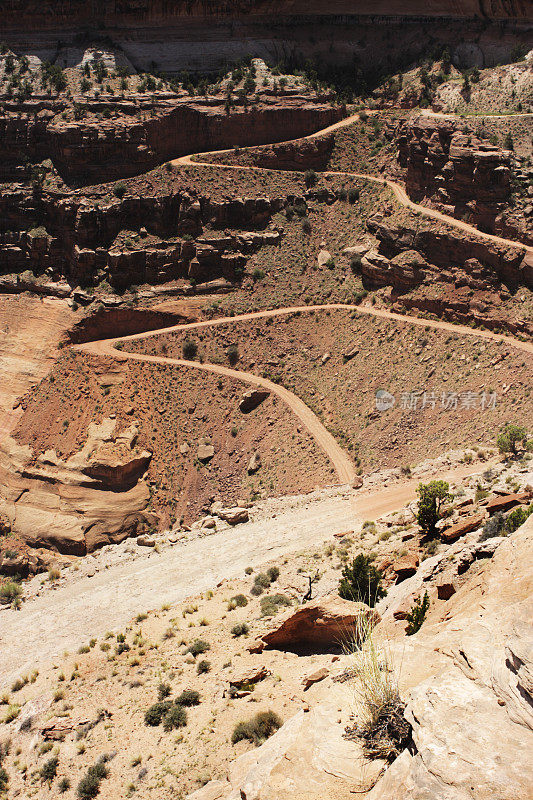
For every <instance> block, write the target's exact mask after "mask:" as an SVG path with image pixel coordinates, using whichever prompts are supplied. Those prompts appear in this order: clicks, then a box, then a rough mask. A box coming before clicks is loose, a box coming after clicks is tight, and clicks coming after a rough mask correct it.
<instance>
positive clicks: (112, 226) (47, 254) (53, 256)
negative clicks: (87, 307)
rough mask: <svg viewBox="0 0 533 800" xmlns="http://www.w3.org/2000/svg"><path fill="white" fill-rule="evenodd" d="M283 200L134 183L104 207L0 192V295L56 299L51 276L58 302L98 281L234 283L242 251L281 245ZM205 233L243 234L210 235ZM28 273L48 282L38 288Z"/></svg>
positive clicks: (69, 197)
mask: <svg viewBox="0 0 533 800" xmlns="http://www.w3.org/2000/svg"><path fill="white" fill-rule="evenodd" d="M286 202H287V200H286V198H285V197H274V198H269V197H255V198H248V197H244V198H234V199H225V200H213V199H211V198H210V197H209V196H200V197H198V196H196V195H193V194H190V193H189V192H188V191H186V190H184V189H183V186H182V185H181V184H180V185H178V186H176V187H175V188H174V187H172V186H171V187H167V189H166V190H157V189H155V188H154V187H152V190H151V192H150V193H148V192H147V193H146V194H144V195H143V194H141V192H139V190H135V189H134V188H133V187H132V188H131V194H129V193H128V194H127V195H126V196H125V197H124V198H122V199H119V198H117V197H113V198H111V197H109V196H108V197H107V199H106V200H105V202H100V201H98V199H97V198H96V199H95V198H94V197H93V198H89V197H84V196H80V194H79V193H76V192H72V193H67V194H65V195H63V196H61V197H57V196H53V195H48V194H43V195H42V196H39V197H38V198H36V197H35V196H34V195H33V194H32V193H31V192H30V191H29V190H24V189H23V188H22V187H16V188H13V187H11V189H7V188H6V191H5V192H3V193H2V195H1V197H0V220H1V221H0V274H2V273H6V275H9V276H10V277H11V276H12V277H11V279H10V281H8V282H7V284H6V285H5V287H4V288H3V287H2V282H1V281H0V291H2V290H3V291H17V290H18V291H24V290H25V289H28V288H31V287H32V288H33V290H34V291H38V292H41V293H46V292H47V291H48V292H49V293H54V294H57V293H58V290H57V287H56V288H55V289H54V291H52V288H53V287H52V288H51V287H50V286H49V283H50V280H51V278H50V276H51V275H53V276H55V278H56V281H57V280H58V279H59V278H61V277H64V278H65V279H66V283H64V282H63V284H62V285H63V287H64V290H65V291H64V294H65V296H67V295H68V294H69V291H70V290H69V286H71V287H72V286H76V285H77V284H82V285H91V284H93V283H94V282H96V281H98V282H99V281H101V280H103V279H107V281H108V282H109V283H110V284H112V285H113V286H114V287H117V288H125V287H127V286H129V285H131V284H135V285H141V284H143V283H150V284H160V283H164V282H168V281H172V280H176V279H180V278H182V279H189V280H190V279H194V281H209V280H212V279H215V278H221V277H223V278H225V279H226V280H229V281H234V280H235V279H236V276H237V275H239V274H241V273H242V269H243V267H244V265H245V264H246V261H247V258H248V256H249V254H251V253H253V252H255V251H257V250H258V249H260V248H261V247H264V246H275V245H278V244H279V242H280V241H281V233H280V230H279V229H277V228H276V227H275V226H273V224H272V223H271V219H272V216H273V215H274V214H276V213H277V212H278V211H280V210H281V209H282V208H283V207H284V206H285V204H286ZM36 219H38V220H39V227H38V228H35V227H34V226H35V220H36ZM269 224H271V227H269V228H268V230H265V228H266V227H267V226H268V225H269ZM206 227H209V228H210V230H209V231H208V232H204V229H205V228H206ZM26 228H29V231H26V230H25V229H26ZM212 228H215V229H224V228H232V229H240V231H241V232H240V233H234V232H232V233H228V234H226V233H220V234H217V233H216V232H214V231H213V230H212ZM256 228H259V229H260V230H254V229H256ZM123 231H129V232H131V233H130V234H129V235H126V234H123V235H121V233H122V232H123ZM136 232H138V233H136ZM192 238H194V239H195V241H192V240H191V239H192ZM26 271H28V272H26ZM30 271H31V272H30ZM45 272H46V276H43V273H45ZM32 273H34V274H32ZM35 276H43V278H44V277H46V278H47V282H46V284H45V283H43V281H42V280H39V279H38V280H36V278H35ZM4 281H5V279H4ZM188 282H189V281H187V283H188ZM41 284H42V288H40V286H41Z"/></svg>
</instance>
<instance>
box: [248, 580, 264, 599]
mask: <svg viewBox="0 0 533 800" xmlns="http://www.w3.org/2000/svg"><path fill="white" fill-rule="evenodd" d="M264 591H265V590H264V589H263V587H262V586H260V585H259V584H258V583H254V585H253V586H252V588H251V589H250V594H251V595H252V596H253V597H258V596H259V595H260V594H263V592H264Z"/></svg>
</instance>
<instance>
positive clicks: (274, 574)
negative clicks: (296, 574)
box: [266, 567, 279, 583]
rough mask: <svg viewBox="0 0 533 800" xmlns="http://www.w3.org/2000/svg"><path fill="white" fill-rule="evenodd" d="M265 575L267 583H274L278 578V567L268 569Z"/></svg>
mask: <svg viewBox="0 0 533 800" xmlns="http://www.w3.org/2000/svg"><path fill="white" fill-rule="evenodd" d="M266 574H267V575H268V579H269V581H270V582H271V583H274V581H277V579H278V578H279V569H278V567H269V568H268V569H267V571H266Z"/></svg>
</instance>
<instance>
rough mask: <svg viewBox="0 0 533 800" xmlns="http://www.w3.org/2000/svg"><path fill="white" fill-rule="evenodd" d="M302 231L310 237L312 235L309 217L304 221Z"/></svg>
mask: <svg viewBox="0 0 533 800" xmlns="http://www.w3.org/2000/svg"><path fill="white" fill-rule="evenodd" d="M302 231H303V232H304V233H306V234H307V235H308V236H309V234H310V233H311V222H310V220H309V217H305V219H303V220H302Z"/></svg>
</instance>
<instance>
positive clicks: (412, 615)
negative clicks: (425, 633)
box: [405, 591, 429, 636]
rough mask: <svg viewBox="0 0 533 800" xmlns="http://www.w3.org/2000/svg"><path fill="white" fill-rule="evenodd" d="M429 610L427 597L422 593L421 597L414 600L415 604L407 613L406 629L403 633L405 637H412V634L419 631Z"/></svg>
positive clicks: (425, 593) (426, 594)
mask: <svg viewBox="0 0 533 800" xmlns="http://www.w3.org/2000/svg"><path fill="white" fill-rule="evenodd" d="M428 608H429V595H428V593H427V591H426V592H424V596H423V597H419V598H418V599H417V600H415V603H414V605H413V607H412V608H411V610H410V611H409V613H408V614H407V628H406V629H405V632H406V634H407V636H412V635H413V634H414V633H416V632H417V631H419V630H420V628H421V627H422V623H423V622H424V620H425V618H426V614H427V612H428Z"/></svg>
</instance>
